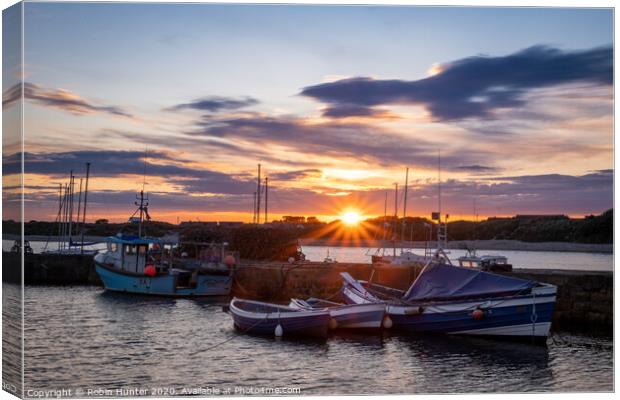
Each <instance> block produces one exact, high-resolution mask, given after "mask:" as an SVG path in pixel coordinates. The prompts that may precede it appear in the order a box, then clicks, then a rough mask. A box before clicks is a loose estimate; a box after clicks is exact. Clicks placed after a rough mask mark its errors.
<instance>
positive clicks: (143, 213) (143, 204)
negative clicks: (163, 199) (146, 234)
mask: <svg viewBox="0 0 620 400" xmlns="http://www.w3.org/2000/svg"><path fill="white" fill-rule="evenodd" d="M136 200H140V202H139V203H138V202H137V201H136V202H135V203H134V204H135V205H137V206H138V210H136V211H140V220H139V222H138V237H140V238H141V237H142V221H143V220H144V219H145V218H146V219H147V220H148V219H150V217H149V213H148V205H149V197H148V195H147V196H146V197H144V190H141V191H140V197H138V196H136ZM134 215H135V214H134Z"/></svg>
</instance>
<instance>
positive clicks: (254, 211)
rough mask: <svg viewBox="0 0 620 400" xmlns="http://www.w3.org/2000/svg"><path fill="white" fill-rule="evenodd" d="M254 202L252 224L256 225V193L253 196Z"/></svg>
mask: <svg viewBox="0 0 620 400" xmlns="http://www.w3.org/2000/svg"><path fill="white" fill-rule="evenodd" d="M252 200H253V205H252V223H253V224H255V223H256V192H254V195H253V196H252Z"/></svg>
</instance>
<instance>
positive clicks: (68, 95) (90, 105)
mask: <svg viewBox="0 0 620 400" xmlns="http://www.w3.org/2000/svg"><path fill="white" fill-rule="evenodd" d="M23 91H24V98H25V99H27V100H31V101H34V102H35V103H37V104H40V105H43V106H47V107H52V108H56V109H60V110H63V111H67V112H70V113H72V114H76V115H86V114H94V113H107V114H111V115H116V116H121V117H127V118H132V115H131V114H130V113H129V112H127V111H125V110H123V109H122V108H121V107H117V106H112V105H105V104H97V103H95V102H93V101H90V100H87V99H85V98H83V97H81V96H80V95H78V94H76V93H74V92H71V91H69V90H65V89H49V88H45V87H43V86H40V85H37V84H35V83H30V82H24V84H23ZM21 96H22V85H21V84H19V83H18V84H16V85H13V86H12V87H10V88H9V89H7V90H6V91H5V92H4V93H3V95H2V105H3V106H4V107H8V106H10V105H12V104H14V103H15V102H17V101H19V100H20V99H21Z"/></svg>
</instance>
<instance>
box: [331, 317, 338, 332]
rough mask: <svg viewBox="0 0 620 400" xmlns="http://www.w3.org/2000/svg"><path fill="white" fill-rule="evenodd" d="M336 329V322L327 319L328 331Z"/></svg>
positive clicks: (332, 319)
mask: <svg viewBox="0 0 620 400" xmlns="http://www.w3.org/2000/svg"><path fill="white" fill-rule="evenodd" d="M336 328H338V321H336V319H334V318H330V319H329V329H331V330H334V329H336Z"/></svg>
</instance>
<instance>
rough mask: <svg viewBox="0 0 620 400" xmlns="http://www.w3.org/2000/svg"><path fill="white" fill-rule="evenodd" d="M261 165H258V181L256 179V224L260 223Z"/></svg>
mask: <svg viewBox="0 0 620 400" xmlns="http://www.w3.org/2000/svg"><path fill="white" fill-rule="evenodd" d="M260 196H261V193H260V164H258V179H256V223H257V224H258V223H259V222H260Z"/></svg>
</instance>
